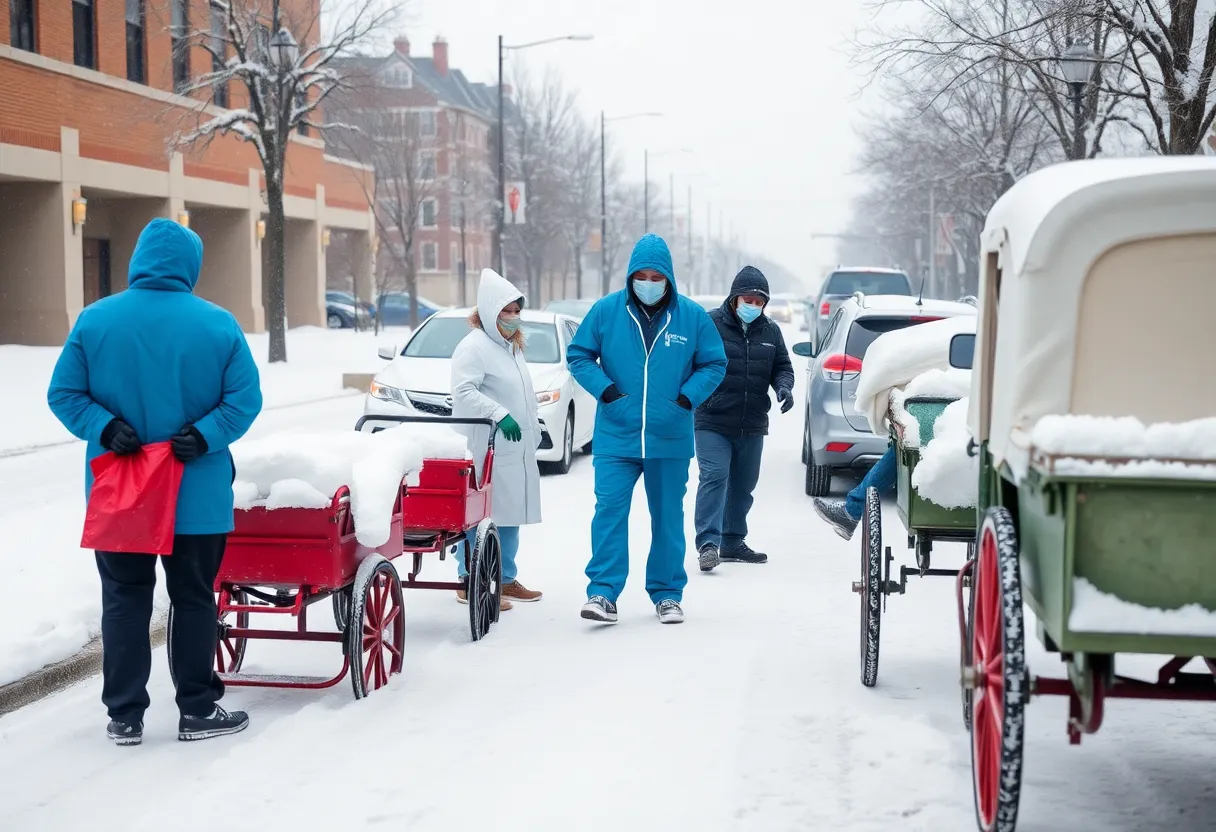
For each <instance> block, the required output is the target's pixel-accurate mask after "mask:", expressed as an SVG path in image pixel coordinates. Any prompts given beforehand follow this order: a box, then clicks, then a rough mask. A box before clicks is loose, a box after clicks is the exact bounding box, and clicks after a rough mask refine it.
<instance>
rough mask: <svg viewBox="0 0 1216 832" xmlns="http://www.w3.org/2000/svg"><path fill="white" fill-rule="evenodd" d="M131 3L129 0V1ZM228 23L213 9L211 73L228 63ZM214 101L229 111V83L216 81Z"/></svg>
mask: <svg viewBox="0 0 1216 832" xmlns="http://www.w3.org/2000/svg"><path fill="white" fill-rule="evenodd" d="M128 2H129V0H128ZM227 31H228V21H227V19H226V16H225V15H224V13H223V12H222V11H220V10H219V9H217V8H215V7H212V9H211V71H212V72H214V73H220V72H223V71H224V66H225V65H226V64H227V61H228V38H227ZM211 100H212V101H214V102H215V106H217V107H223V108H224V109H225V110H226V109H228V81H227V80H223V81H216V82H215V87H214V93H213V94H212V98H211Z"/></svg>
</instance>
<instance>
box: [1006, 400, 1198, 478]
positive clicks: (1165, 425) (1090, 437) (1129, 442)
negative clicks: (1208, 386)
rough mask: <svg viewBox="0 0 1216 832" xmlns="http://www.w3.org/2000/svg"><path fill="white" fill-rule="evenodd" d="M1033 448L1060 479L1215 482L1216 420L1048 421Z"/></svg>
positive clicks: (1033, 440)
mask: <svg viewBox="0 0 1216 832" xmlns="http://www.w3.org/2000/svg"><path fill="white" fill-rule="evenodd" d="M1030 445H1031V450H1032V456H1033V457H1034V458H1035V459H1036V460H1037V461H1039V464H1042V465H1046V466H1047V467H1048V468H1050V470H1051V472H1052V473H1054V474H1057V475H1060V476H1073V477H1089V476H1093V477H1122V478H1138V479H1183V480H1188V479H1189V480H1213V479H1216V468H1214V467H1212V463H1214V462H1216V418H1207V419H1196V420H1194V421H1190V422H1176V423H1170V422H1158V423H1153V424H1149V425H1145V424H1144V423H1143V422H1141V421H1140V420H1139V419H1136V418H1134V417H1131V416H1120V417H1114V416H1085V415H1076V416H1044V417H1043V418H1042V419H1040V420H1039V421H1038V422H1037V423H1036V424H1035V426H1034V430H1033V431H1032V432H1031V437H1030ZM1048 457H1049V458H1050V459H1046V458H1048Z"/></svg>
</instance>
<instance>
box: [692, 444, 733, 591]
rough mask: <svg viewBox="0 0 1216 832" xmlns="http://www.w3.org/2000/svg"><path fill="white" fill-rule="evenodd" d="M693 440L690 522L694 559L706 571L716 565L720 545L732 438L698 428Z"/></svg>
mask: <svg viewBox="0 0 1216 832" xmlns="http://www.w3.org/2000/svg"><path fill="white" fill-rule="evenodd" d="M696 440H697V469H698V471H699V475H698V480H697V504H696V510H695V512H694V515H693V518H694V519H693V525H694V526H695V528H696V530H697V537H696V541H695V545H696V547H697V562H698V563H699V564H700V567H701V571H702V572H709V571H711V570H713V568H714V567H715V566H717V565H718V560H719V557H718V555H719V550H720V549H721V547H722V514H723V511H724V509H725V508H726V483H727V480H728V478H729V477H730V472H731V469H730V466H731V441H730V440H729V439H727V438H726V437H725V436H723V435H722V434H720V433H717V432H715V431H712V430H699V431H697V432H696Z"/></svg>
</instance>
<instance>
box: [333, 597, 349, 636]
mask: <svg viewBox="0 0 1216 832" xmlns="http://www.w3.org/2000/svg"><path fill="white" fill-rule="evenodd" d="M330 602H331V603H332V604H333V608H334V625H335V626H337V628H338V632H342V633H344V632H346V625H347V623H348V622H349V621H350V607H351V591H350V587H347V588H346V589H339V590H338V591H337V592H335V593H334V594H333V595H332V596H330Z"/></svg>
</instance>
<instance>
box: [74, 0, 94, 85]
mask: <svg viewBox="0 0 1216 832" xmlns="http://www.w3.org/2000/svg"><path fill="white" fill-rule="evenodd" d="M93 53H94V50H93V0H72V62H73V63H74V64H76V66H82V67H84V68H86V69H93V68H94V66H95V63H94V60H95V56H94V54H93Z"/></svg>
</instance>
